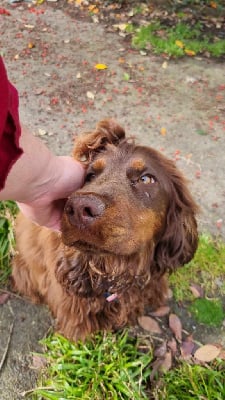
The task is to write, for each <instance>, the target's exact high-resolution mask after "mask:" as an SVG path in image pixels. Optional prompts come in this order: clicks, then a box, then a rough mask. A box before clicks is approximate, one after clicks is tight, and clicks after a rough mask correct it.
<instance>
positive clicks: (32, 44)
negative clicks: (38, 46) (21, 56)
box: [27, 42, 35, 49]
mask: <svg viewBox="0 0 225 400" xmlns="http://www.w3.org/2000/svg"><path fill="white" fill-rule="evenodd" d="M27 47H28V49H33V47H35V44H34V43H32V42H29V43H28V45H27Z"/></svg>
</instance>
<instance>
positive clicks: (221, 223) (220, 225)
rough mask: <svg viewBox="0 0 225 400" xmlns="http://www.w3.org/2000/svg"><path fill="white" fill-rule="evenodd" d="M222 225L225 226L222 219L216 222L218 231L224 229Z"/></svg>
mask: <svg viewBox="0 0 225 400" xmlns="http://www.w3.org/2000/svg"><path fill="white" fill-rule="evenodd" d="M222 225H223V220H222V219H218V220H217V221H216V227H217V229H221V228H222Z"/></svg>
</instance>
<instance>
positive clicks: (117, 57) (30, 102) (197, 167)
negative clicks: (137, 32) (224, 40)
mask: <svg viewBox="0 0 225 400" xmlns="http://www.w3.org/2000/svg"><path fill="white" fill-rule="evenodd" d="M1 7H4V8H5V9H7V10H8V11H9V12H10V15H6V14H4V15H0V22H1V24H0V34H1V53H2V54H4V58H5V63H6V65H7V69H8V75H9V77H10V80H11V81H12V82H13V83H14V84H15V85H16V87H17V88H18V90H19V93H20V116H21V121H22V122H23V123H25V124H26V125H27V126H28V127H29V128H30V130H31V131H32V132H33V133H34V134H36V135H39V136H41V137H42V139H43V140H44V141H45V142H47V143H48V145H49V147H50V148H51V149H52V151H54V152H55V153H57V154H70V153H71V151H72V147H73V140H74V137H75V136H76V135H77V134H79V133H82V132H83V131H87V130H90V129H93V127H95V125H96V123H97V122H98V121H99V120H100V119H103V118H105V117H114V118H116V119H117V120H118V121H119V122H120V123H121V125H122V126H124V127H125V129H126V131H127V134H128V135H135V136H136V138H137V140H138V141H139V142H141V143H143V144H147V145H151V146H153V147H155V148H156V149H158V150H160V151H162V152H163V153H164V154H165V155H167V156H168V157H170V158H172V159H174V160H175V162H176V163H177V166H178V167H179V168H180V169H181V170H182V171H183V172H184V174H185V175H186V176H187V178H188V179H189V181H190V187H191V190H192V192H193V195H194V197H195V199H196V201H197V202H198V204H199V205H200V207H201V213H200V215H199V218H198V220H199V231H200V232H210V233H211V234H213V235H215V236H221V237H222V238H224V237H225V220H224V212H225V181H224V175H225V155H224V153H225V144H224V135H225V101H224V100H225V69H224V64H223V63H222V62H221V61H215V60H212V59H207V58H185V59H182V60H179V61H176V60H169V59H166V58H163V57H156V56H154V55H152V54H145V53H142V54H141V53H140V52H138V51H137V50H134V49H132V48H131V46H130V41H129V38H128V37H126V36H124V34H123V32H121V31H120V30H118V31H115V29H113V27H112V23H111V22H110V18H108V19H104V18H99V19H98V18H96V16H95V18H92V17H91V16H89V15H88V13H87V12H86V11H85V10H84V11H82V10H81V9H80V8H78V7H76V3H71V4H68V3H66V2H64V1H61V0H59V1H58V2H56V3H50V2H45V3H43V4H42V5H40V6H39V7H33V6H31V4H30V3H26V2H20V3H15V4H14V5H10V4H9V3H7V2H6V1H5V0H2V1H1ZM98 63H100V64H105V65H106V66H107V69H104V70H97V69H96V68H95V65H96V64H98ZM180 316H181V317H182V315H180ZM185 319H186V315H184V320H185ZM12 323H13V328H12ZM184 324H185V322H184ZM50 326H51V319H50V316H49V313H48V311H47V309H46V308H45V307H40V306H35V305H31V304H30V303H29V302H27V301H26V300H22V299H19V298H16V297H13V298H11V299H10V300H9V301H8V302H7V303H6V304H4V305H2V306H0V337H1V342H0V360H1V359H2V357H3V354H4V352H5V351H6V348H7V347H8V355H7V358H6V360H5V362H4V365H3V366H2V368H1V370H0V375H1V377H0V400H19V399H22V398H23V396H22V393H23V392H24V391H26V390H29V389H31V388H32V387H34V385H35V381H36V376H37V371H36V370H35V368H34V365H33V356H32V352H34V351H39V350H40V345H39V344H38V341H39V339H41V338H42V337H43V336H44V335H45V334H46V333H47V332H48V330H49V327H50ZM188 328H189V329H191V326H188ZM11 329H12V335H10V332H11ZM193 329H195V328H194V327H193ZM197 330H198V332H197V333H196V335H197V337H198V338H200V339H199V340H201V341H202V343H204V342H205V343H207V342H208V341H210V342H212V341H215V342H220V343H222V344H223V345H224V328H223V329H218V330H217V331H215V330H214V331H213V332H211V330H206V329H205V328H201V327H198V329H197ZM9 338H10V342H9V343H8V340H9Z"/></svg>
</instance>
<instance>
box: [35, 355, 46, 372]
mask: <svg viewBox="0 0 225 400" xmlns="http://www.w3.org/2000/svg"><path fill="white" fill-rule="evenodd" d="M46 364H47V360H46V358H44V357H42V356H39V355H38V354H34V355H33V367H34V368H36V369H41V368H44V367H46Z"/></svg>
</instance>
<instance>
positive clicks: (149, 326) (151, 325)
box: [138, 315, 162, 333]
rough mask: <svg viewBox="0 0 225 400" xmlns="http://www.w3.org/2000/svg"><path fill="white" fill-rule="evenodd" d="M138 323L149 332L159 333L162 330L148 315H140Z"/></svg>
mask: <svg viewBox="0 0 225 400" xmlns="http://www.w3.org/2000/svg"><path fill="white" fill-rule="evenodd" d="M138 323H139V325H140V326H141V328H143V329H145V330H146V331H149V332H154V333H161V332H162V330H161V328H160V326H159V324H158V322H157V321H155V320H154V319H153V318H151V317H148V316H145V315H144V316H142V317H139V318H138Z"/></svg>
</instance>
